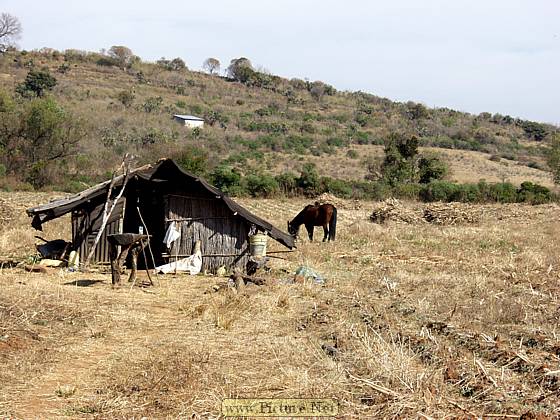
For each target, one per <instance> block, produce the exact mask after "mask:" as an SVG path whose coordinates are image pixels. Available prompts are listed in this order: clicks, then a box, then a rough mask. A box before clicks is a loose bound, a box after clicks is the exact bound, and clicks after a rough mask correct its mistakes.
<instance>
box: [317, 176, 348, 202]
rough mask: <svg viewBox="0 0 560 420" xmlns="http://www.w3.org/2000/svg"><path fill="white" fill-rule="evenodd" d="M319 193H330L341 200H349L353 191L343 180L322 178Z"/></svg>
mask: <svg viewBox="0 0 560 420" xmlns="http://www.w3.org/2000/svg"><path fill="white" fill-rule="evenodd" d="M320 192H327V193H331V194H334V195H336V196H337V197H341V198H350V197H351V196H352V192H353V190H352V186H351V185H350V183H349V182H347V181H345V180H342V179H334V178H330V177H322V178H321V190H320Z"/></svg>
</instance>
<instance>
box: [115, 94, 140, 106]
mask: <svg viewBox="0 0 560 420" xmlns="http://www.w3.org/2000/svg"><path fill="white" fill-rule="evenodd" d="M135 97H136V95H134V92H132V91H131V90H122V91H120V92H119V93H118V94H117V99H118V100H119V102H120V103H122V104H123V105H124V106H125V107H126V108H129V107H130V106H132V104H133V103H134V98H135Z"/></svg>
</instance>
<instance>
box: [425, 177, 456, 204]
mask: <svg viewBox="0 0 560 420" xmlns="http://www.w3.org/2000/svg"><path fill="white" fill-rule="evenodd" d="M456 192H457V185H456V184H454V183H452V182H448V181H433V182H430V183H429V184H426V185H424V187H422V189H421V190H420V194H419V196H420V198H421V199H422V200H423V201H426V202H432V201H445V202H447V201H451V197H452V196H453V195H454V194H455V193H456Z"/></svg>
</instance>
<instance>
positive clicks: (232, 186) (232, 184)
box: [210, 165, 241, 194]
mask: <svg viewBox="0 0 560 420" xmlns="http://www.w3.org/2000/svg"><path fill="white" fill-rule="evenodd" d="M210 182H212V184H213V185H215V186H216V187H218V188H219V189H221V190H222V191H223V192H225V193H227V194H231V193H232V192H239V189H240V187H241V174H240V173H239V172H237V171H236V170H235V169H234V168H232V167H231V166H228V165H219V166H217V167H216V168H214V170H213V171H212V172H211V173H210Z"/></svg>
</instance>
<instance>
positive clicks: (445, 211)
mask: <svg viewBox="0 0 560 420" xmlns="http://www.w3.org/2000/svg"><path fill="white" fill-rule="evenodd" d="M480 218H481V208H480V206H471V205H468V204H462V203H438V204H432V205H430V206H428V207H427V208H426V209H425V210H424V219H425V220H426V221H427V222H429V223H434V224H436V225H462V224H471V223H478V222H480Z"/></svg>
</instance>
